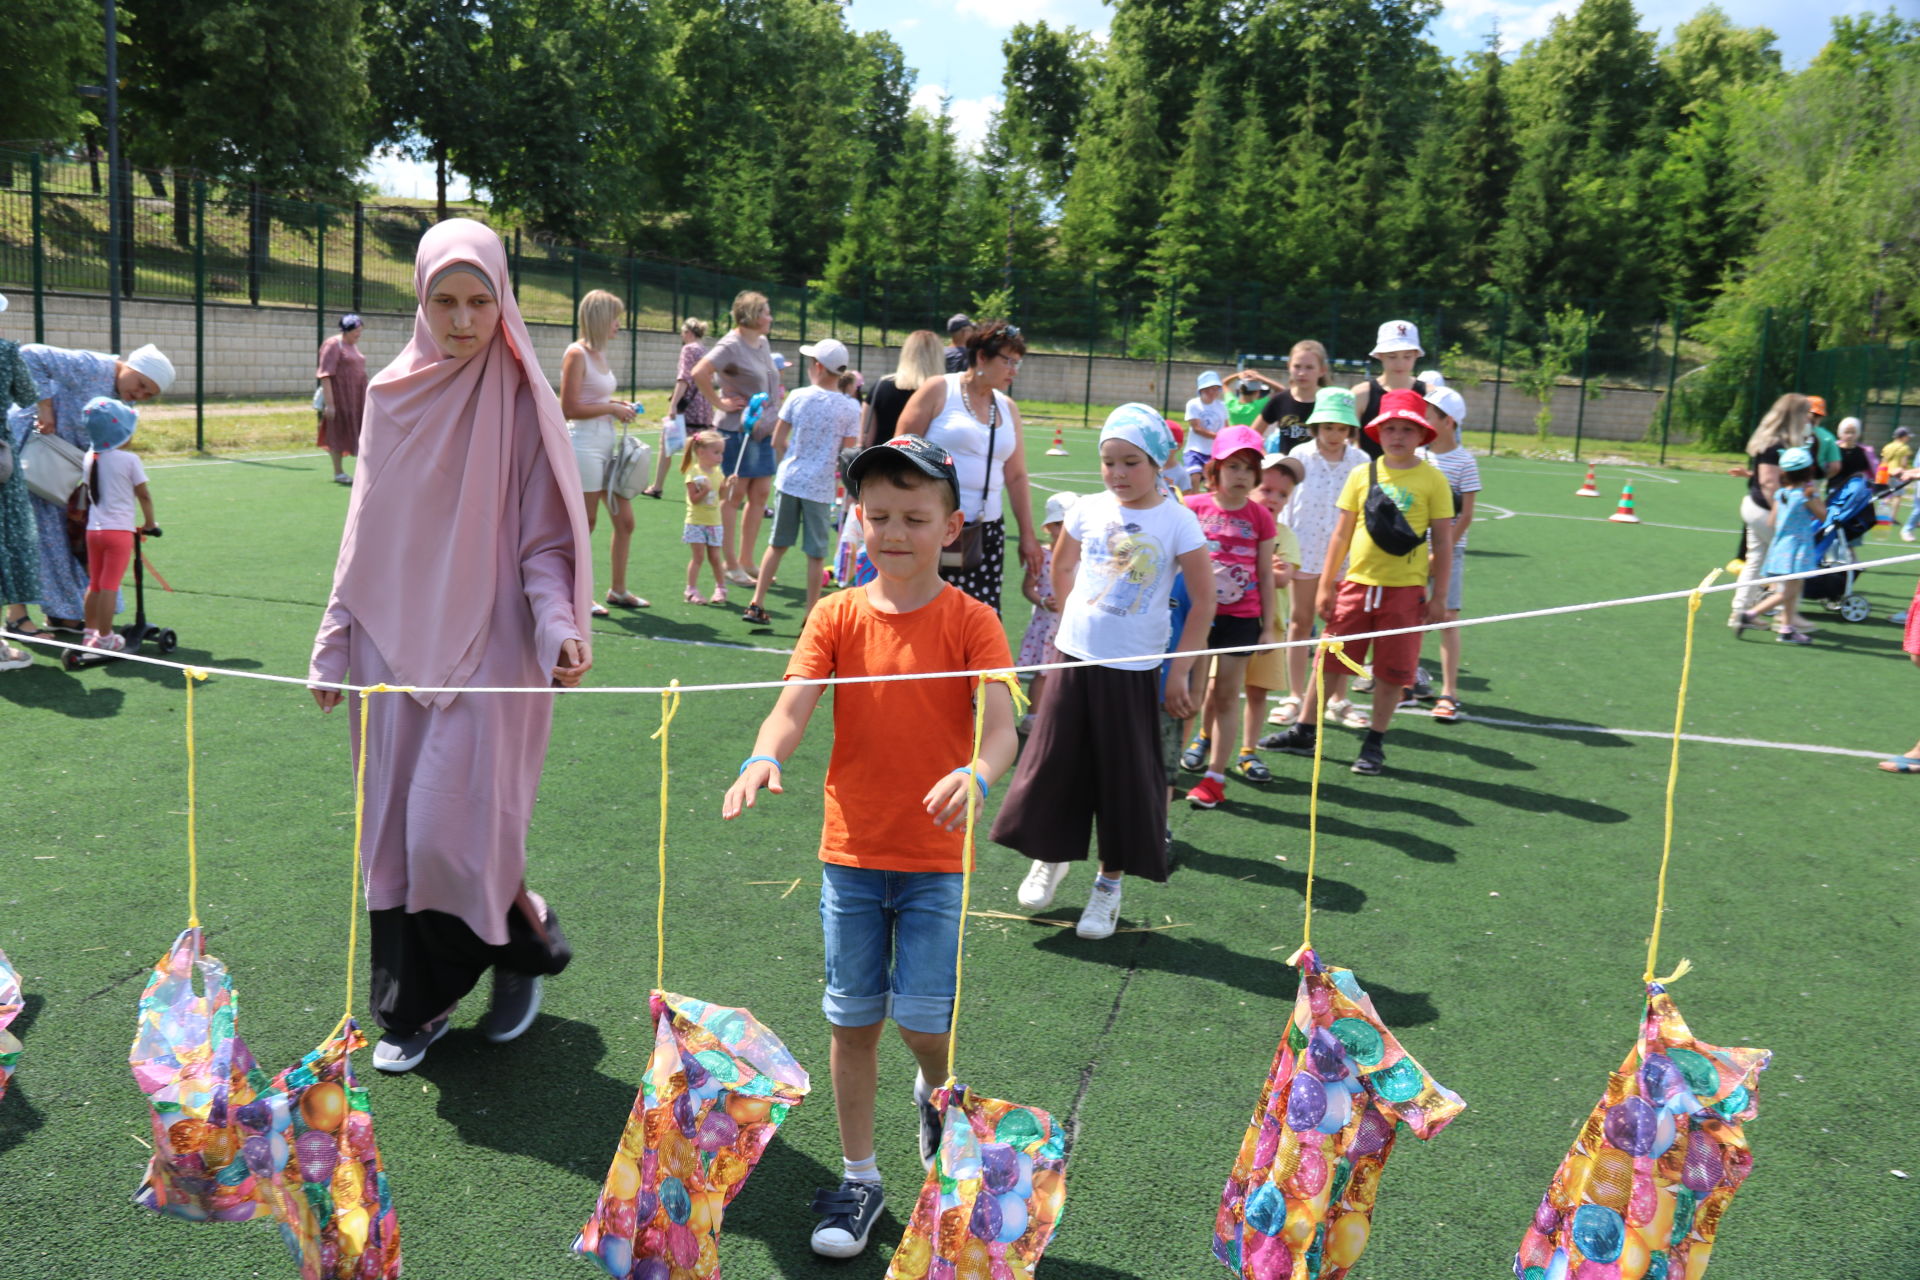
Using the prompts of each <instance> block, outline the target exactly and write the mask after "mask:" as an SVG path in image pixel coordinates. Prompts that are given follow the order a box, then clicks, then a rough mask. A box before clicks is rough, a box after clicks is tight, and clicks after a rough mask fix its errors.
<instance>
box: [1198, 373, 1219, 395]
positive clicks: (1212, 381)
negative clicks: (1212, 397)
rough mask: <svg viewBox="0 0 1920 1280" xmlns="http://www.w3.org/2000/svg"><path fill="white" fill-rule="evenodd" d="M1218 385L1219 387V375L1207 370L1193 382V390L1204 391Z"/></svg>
mask: <svg viewBox="0 0 1920 1280" xmlns="http://www.w3.org/2000/svg"><path fill="white" fill-rule="evenodd" d="M1219 385H1220V375H1219V374H1217V373H1215V372H1214V371H1213V370H1211V369H1209V370H1207V371H1206V372H1205V373H1203V374H1201V375H1200V376H1199V377H1198V378H1197V379H1195V380H1194V389H1195V390H1196V391H1205V390H1206V389H1207V388H1208V387H1217V386H1219Z"/></svg>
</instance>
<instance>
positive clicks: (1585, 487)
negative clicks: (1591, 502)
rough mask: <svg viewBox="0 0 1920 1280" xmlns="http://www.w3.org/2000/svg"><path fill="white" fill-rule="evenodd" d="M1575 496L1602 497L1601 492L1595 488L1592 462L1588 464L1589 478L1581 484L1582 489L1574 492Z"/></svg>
mask: <svg viewBox="0 0 1920 1280" xmlns="http://www.w3.org/2000/svg"><path fill="white" fill-rule="evenodd" d="M1573 496H1574V497H1576V498H1597V497H1599V496H1600V491H1599V490H1598V489H1596V488H1594V487H1593V464H1592V463H1591V462H1589V463H1588V464H1587V478H1586V479H1585V480H1583V481H1581V482H1580V487H1579V488H1578V489H1575V490H1574V491H1573Z"/></svg>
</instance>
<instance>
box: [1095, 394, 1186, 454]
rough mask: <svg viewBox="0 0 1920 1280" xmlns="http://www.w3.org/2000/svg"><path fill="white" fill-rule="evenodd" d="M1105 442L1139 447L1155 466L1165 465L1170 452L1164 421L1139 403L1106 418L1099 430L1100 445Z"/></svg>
mask: <svg viewBox="0 0 1920 1280" xmlns="http://www.w3.org/2000/svg"><path fill="white" fill-rule="evenodd" d="M1108 440H1125V441H1127V442H1128V443H1129V444H1133V445H1137V446H1139V448H1140V451H1141V452H1143V453H1145V454H1146V455H1147V456H1148V457H1149V458H1152V459H1153V465H1154V466H1156V467H1159V466H1162V465H1164V464H1165V463H1166V461H1167V457H1168V455H1170V454H1171V453H1172V452H1173V432H1171V431H1169V430H1167V420H1166V419H1165V418H1163V417H1161V416H1160V411H1159V410H1158V409H1156V408H1154V407H1153V406H1152V405H1150V404H1141V403H1140V402H1138V401H1135V402H1133V403H1132V404H1123V405H1121V406H1120V407H1119V408H1117V409H1115V410H1114V411H1113V412H1112V413H1109V414H1108V415H1107V421H1106V425H1105V426H1103V427H1101V428H1100V442H1101V443H1102V444H1104V443H1106V442H1107V441H1108Z"/></svg>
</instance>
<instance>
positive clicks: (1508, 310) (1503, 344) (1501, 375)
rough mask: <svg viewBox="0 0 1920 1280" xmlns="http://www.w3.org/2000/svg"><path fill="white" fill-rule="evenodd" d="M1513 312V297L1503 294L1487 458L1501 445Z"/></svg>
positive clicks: (1489, 420) (1488, 423)
mask: <svg viewBox="0 0 1920 1280" xmlns="http://www.w3.org/2000/svg"><path fill="white" fill-rule="evenodd" d="M1512 311H1513V295H1512V294H1510V293H1503V294H1501V295H1500V334H1499V337H1498V339H1497V345H1496V349H1495V354H1494V358H1493V359H1494V368H1493V416H1492V417H1491V418H1489V419H1488V421H1487V426H1488V427H1489V428H1491V429H1492V432H1493V434H1492V436H1491V437H1489V439H1488V440H1487V456H1488V457H1492V456H1493V454H1494V452H1495V450H1496V449H1497V448H1498V447H1499V444H1500V391H1501V382H1502V381H1503V380H1504V379H1505V378H1506V376H1507V320H1508V318H1509V317H1510V315H1511V314H1512Z"/></svg>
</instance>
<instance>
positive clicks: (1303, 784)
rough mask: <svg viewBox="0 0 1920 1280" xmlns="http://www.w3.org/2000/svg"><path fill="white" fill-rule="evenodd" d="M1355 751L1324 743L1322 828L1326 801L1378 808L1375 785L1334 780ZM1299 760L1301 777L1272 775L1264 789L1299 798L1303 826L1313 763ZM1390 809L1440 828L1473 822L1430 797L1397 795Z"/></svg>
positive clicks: (1345, 772) (1347, 767) (1344, 772)
mask: <svg viewBox="0 0 1920 1280" xmlns="http://www.w3.org/2000/svg"><path fill="white" fill-rule="evenodd" d="M1389 741H1391V739H1389ZM1357 754H1359V749H1358V748H1357V747H1355V748H1352V749H1351V750H1349V749H1347V748H1346V747H1344V746H1343V745H1342V744H1340V743H1339V742H1338V741H1337V740H1331V739H1330V740H1329V741H1328V743H1327V751H1326V755H1325V758H1324V759H1323V760H1322V761H1321V764H1320V799H1321V801H1322V806H1321V815H1320V826H1321V829H1322V830H1325V829H1326V826H1327V821H1328V819H1327V814H1326V805H1328V804H1335V805H1339V806H1341V807H1342V808H1345V809H1353V810H1358V811H1360V812H1363V813H1364V812H1367V811H1369V810H1377V809H1379V808H1380V807H1381V805H1380V794H1379V789H1378V788H1377V787H1355V786H1348V785H1346V784H1344V783H1341V782H1336V781H1334V779H1335V778H1338V777H1352V776H1353V771H1352V769H1351V767H1350V766H1351V765H1352V763H1353V757H1354V756H1355V755H1357ZM1303 763H1304V764H1305V765H1306V768H1305V769H1304V770H1303V775H1304V776H1301V777H1297V778H1296V777H1293V776H1290V775H1287V776H1283V775H1280V774H1275V775H1274V780H1273V782H1272V783H1270V784H1268V787H1267V790H1268V791H1270V792H1272V793H1273V794H1275V795H1283V796H1297V797H1299V805H1298V808H1299V812H1300V814H1301V815H1302V818H1301V824H1300V825H1305V817H1304V815H1305V813H1306V810H1307V795H1308V793H1309V792H1310V791H1311V790H1312V789H1313V762H1312V761H1311V760H1307V761H1304V762H1303ZM1393 811H1394V812H1395V813H1396V814H1400V815H1403V816H1405V817H1408V818H1418V819H1421V820H1423V821H1426V822H1433V823H1438V824H1439V825H1440V826H1443V827H1470V826H1472V825H1474V824H1473V820H1472V819H1470V818H1466V817H1463V816H1462V815H1461V814H1460V813H1459V811H1458V810H1455V809H1449V808H1448V807H1447V806H1446V805H1443V804H1434V803H1433V802H1432V801H1430V800H1413V799H1409V798H1407V797H1405V796H1402V797H1398V798H1396V799H1395V800H1394V802H1393ZM1281 817H1282V820H1286V818H1287V817H1288V815H1287V814H1285V813H1284V811H1283V813H1282V815H1281Z"/></svg>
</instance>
